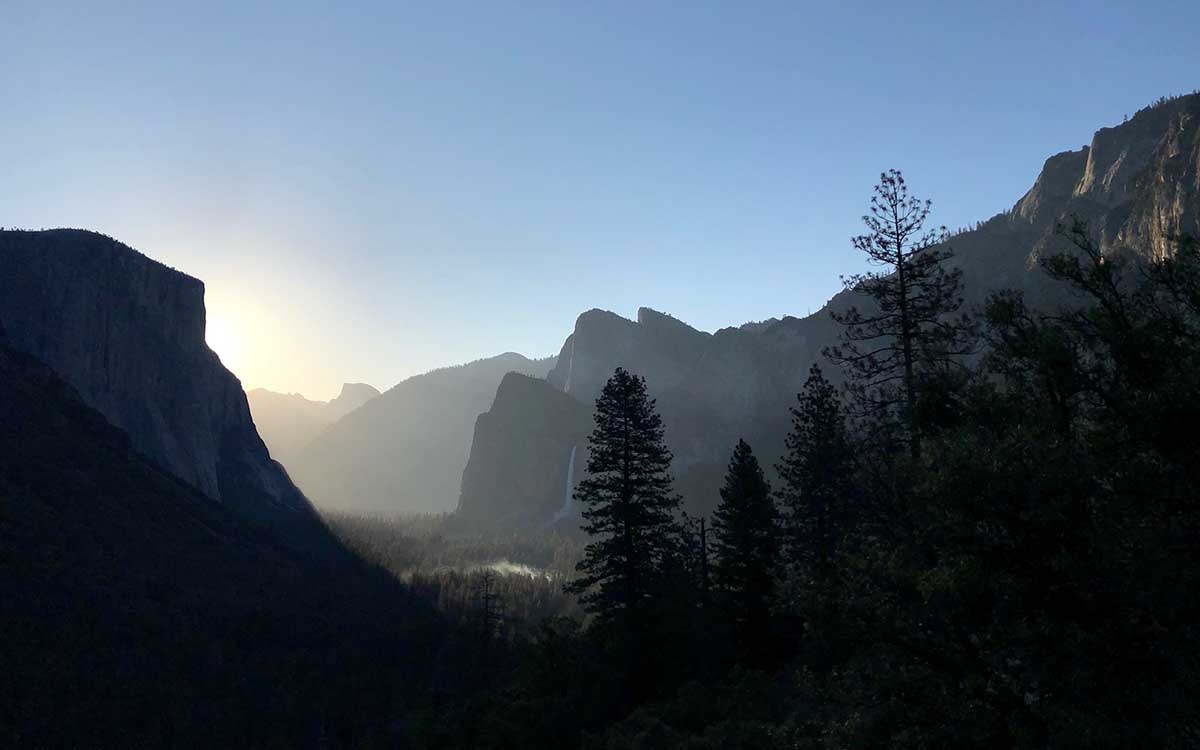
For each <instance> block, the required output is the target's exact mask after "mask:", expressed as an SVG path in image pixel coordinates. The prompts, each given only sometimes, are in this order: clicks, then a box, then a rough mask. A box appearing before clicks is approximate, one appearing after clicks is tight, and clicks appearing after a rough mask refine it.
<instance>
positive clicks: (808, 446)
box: [776, 364, 853, 567]
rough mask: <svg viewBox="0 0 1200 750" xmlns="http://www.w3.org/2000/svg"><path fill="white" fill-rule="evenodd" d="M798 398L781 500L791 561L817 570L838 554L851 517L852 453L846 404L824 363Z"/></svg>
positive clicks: (812, 372)
mask: <svg viewBox="0 0 1200 750" xmlns="http://www.w3.org/2000/svg"><path fill="white" fill-rule="evenodd" d="M796 399H797V401H798V404H797V406H795V407H792V410H791V412H792V431H791V433H789V434H788V436H787V440H786V443H785V447H786V453H785V454H784V457H783V461H782V463H780V464H779V465H778V466H777V467H776V469H777V470H778V471H779V476H780V478H781V479H782V480H783V485H782V487H781V488H780V490H779V500H780V504H781V505H782V506H783V513H784V528H785V531H786V535H785V545H786V548H787V558H788V560H790V561H792V562H795V563H799V564H802V565H805V566H808V567H818V566H823V565H824V564H825V563H826V562H828V560H829V559H830V557H831V556H832V555H833V553H834V551H835V549H836V548H837V545H838V542H839V540H840V538H841V535H842V533H843V531H844V527H845V524H846V523H847V522H848V520H849V516H851V515H852V511H853V509H852V508H850V507H848V506H849V503H850V502H851V491H850V489H851V487H852V481H851V479H852V476H851V472H852V460H853V453H852V448H851V444H850V438H849V436H848V434H847V430H846V417H845V414H844V413H843V406H842V401H841V399H840V398H839V397H838V393H837V390H836V389H835V388H834V386H833V384H832V383H830V382H829V381H828V380H826V379H825V375H824V373H822V372H821V367H820V365H817V364H814V365H813V366H812V368H811V369H810V370H809V375H808V380H806V381H805V383H804V389H803V390H802V391H801V392H800V393H799V394H797V396H796Z"/></svg>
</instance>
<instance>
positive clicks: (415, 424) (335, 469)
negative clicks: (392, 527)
mask: <svg viewBox="0 0 1200 750" xmlns="http://www.w3.org/2000/svg"><path fill="white" fill-rule="evenodd" d="M553 366H554V360H553V359H542V360H531V359H527V358H526V357H523V356H521V355H520V354H514V353H511V352H509V353H506V354H501V355H499V356H496V357H490V358H488V359H481V360H477V361H475V362H470V363H468V364H465V365H460V366H458V367H446V368H442V369H439V370H434V371H432V372H427V373H425V374H423V375H417V376H414V377H411V378H407V379H406V380H403V381H401V382H400V383H398V384H397V385H395V386H394V387H392V388H389V389H388V390H387V391H385V392H384V393H383V394H381V395H380V396H378V397H377V398H374V399H371V400H370V401H368V402H366V403H365V404H363V405H362V406H361V407H359V408H358V409H355V410H353V411H351V412H350V413H348V414H346V415H345V416H343V417H342V418H341V419H339V420H337V421H336V422H334V423H333V424H331V425H329V426H328V427H326V428H325V429H324V430H322V431H321V432H319V433H318V434H317V436H316V437H315V438H313V439H312V440H311V441H309V442H308V443H307V444H306V445H304V446H303V447H301V448H300V449H299V450H297V451H296V453H295V458H294V459H292V463H289V464H288V465H287V466H288V471H289V472H290V473H291V476H292V478H293V479H294V480H295V481H296V483H297V484H298V485H299V486H300V487H301V488H302V489H303V490H304V492H305V493H307V495H308V496H309V497H310V498H312V499H313V502H315V503H316V504H317V505H318V506H320V507H321V508H322V509H326V510H336V511H343V512H353V513H365V514H381V515H390V514H395V513H398V512H446V511H450V510H452V509H453V508H454V506H455V502H456V501H457V499H458V495H459V487H460V483H461V481H462V475H463V469H464V467H466V465H467V459H468V457H469V456H470V452H471V440H472V436H473V428H474V424H475V418H476V417H478V416H479V414H480V413H482V412H484V411H486V410H487V409H488V407H489V406H490V405H491V403H492V399H493V398H494V397H495V395H496V388H497V386H499V385H500V381H501V379H502V378H503V377H504V375H505V374H506V373H509V372H519V373H523V374H526V375H532V376H535V377H545V375H546V373H547V372H548V371H549V370H550V368H551V367H553Z"/></svg>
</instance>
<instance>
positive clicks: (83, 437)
mask: <svg viewBox="0 0 1200 750" xmlns="http://www.w3.org/2000/svg"><path fill="white" fill-rule="evenodd" d="M294 530H295V527H293V528H292V529H290V531H294ZM402 593H403V590H402V589H401V588H400V587H399V585H398V584H396V583H395V581H394V580H393V579H391V578H389V577H387V576H385V575H383V574H381V573H379V572H377V571H372V570H369V569H367V568H366V566H365V565H363V564H362V563H360V562H359V561H358V560H357V559H356V558H354V557H353V556H351V555H350V554H349V553H348V552H346V551H345V550H344V549H343V548H342V547H341V545H340V544H339V543H337V542H336V541H335V540H334V539H333V537H332V536H331V535H330V534H329V533H328V531H327V530H325V528H324V527H323V526H321V525H320V524H319V523H317V522H316V521H315V520H314V521H313V522H312V523H311V524H309V525H308V526H307V527H306V533H305V536H304V537H303V538H298V537H297V536H295V534H292V533H289V535H287V536H284V535H282V534H281V533H280V532H279V531H278V530H277V529H274V528H268V527H265V526H261V525H259V524H256V523H255V522H253V521H249V520H247V519H245V518H244V517H243V516H242V514H240V513H236V512H234V511H233V510H231V509H230V508H228V507H225V506H224V505H223V504H221V503H215V502H212V501H211V500H210V499H209V498H207V497H206V496H205V495H203V494H201V493H200V492H199V491H198V490H197V489H195V488H193V487H192V486H191V485H189V484H188V483H185V482H183V481H182V480H180V479H178V478H177V477H175V476H173V475H172V474H170V473H168V472H166V471H164V470H163V469H161V468H159V467H158V466H156V465H155V464H154V463H153V462H151V461H150V460H148V459H146V458H144V457H143V456H141V455H140V454H139V453H138V452H137V451H135V450H134V447H133V441H132V440H131V439H130V437H129V436H128V435H127V434H126V433H125V432H123V431H121V430H119V429H117V428H116V427H114V426H112V425H111V424H110V423H109V422H108V421H107V420H106V419H105V418H104V417H103V416H102V415H101V414H100V413H98V412H97V411H95V410H94V409H92V408H90V407H89V406H88V405H86V404H85V403H84V402H83V401H82V400H81V399H80V397H79V395H78V394H77V393H76V391H75V389H74V388H72V387H71V386H70V385H68V384H67V383H65V382H63V380H62V379H61V378H59V377H58V376H57V375H56V374H55V373H54V372H53V371H52V370H51V369H50V368H48V367H46V366H45V365H43V364H41V363H40V362H38V361H36V360H35V359H34V358H33V357H31V356H29V355H27V354H24V353H21V352H18V351H15V350H14V349H12V348H10V347H8V346H6V345H4V344H3V343H0V623H2V624H3V628H2V630H3V637H2V638H0V745H3V746H5V747H169V746H177V747H201V746H207V747H235V746H237V747H248V746H278V747H318V746H326V745H330V746H339V747H345V746H355V747H359V746H364V745H366V744H369V743H371V742H382V741H383V738H386V737H388V736H389V732H394V731H395V728H394V727H392V726H390V724H391V722H392V721H393V719H394V717H395V716H396V711H397V706H403V705H404V704H405V703H406V702H409V703H411V702H412V701H414V700H415V696H416V695H417V694H418V692H419V691H420V690H421V689H422V686H423V685H425V684H427V682H426V681H427V674H428V670H429V669H430V664H431V661H432V654H433V653H435V652H436V642H437V641H436V639H437V638H440V635H439V634H440V633H441V632H442V629H443V626H442V624H441V623H440V621H439V620H438V619H437V618H436V617H434V616H432V615H431V614H427V613H425V612H424V611H423V610H420V609H409V610H406V609H405V606H411V605H402V603H403V602H405V601H409V599H406V598H405V597H404V596H401V594H402ZM396 739H397V738H395V737H394V736H393V741H396ZM330 743H332V744H330Z"/></svg>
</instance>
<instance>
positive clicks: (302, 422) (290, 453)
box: [246, 383, 379, 471]
mask: <svg viewBox="0 0 1200 750" xmlns="http://www.w3.org/2000/svg"><path fill="white" fill-rule="evenodd" d="M378 395H379V391H377V390H376V389H375V388H374V387H373V386H370V385H367V384H366V383H346V384H344V385H343V386H342V390H341V393H339V394H338V397H337V398H335V399H333V400H332V401H310V400H309V399H306V398H305V397H304V396H301V395H300V394H299V393H276V392H275V391H268V390H267V389H265V388H255V389H254V390H252V391H248V392H247V393H246V398H247V400H248V401H249V402H250V412H251V414H252V415H253V416H254V424H255V426H256V427H258V433H259V434H260V435H262V439H263V442H265V443H266V444H267V448H268V449H270V451H271V457H272V458H274V459H275V460H277V461H279V462H280V463H282V464H283V465H284V466H285V467H289V471H290V470H291V469H290V467H293V466H296V464H297V461H298V459H299V457H300V453H301V452H302V451H303V450H304V448H306V447H307V446H308V444H309V443H311V442H312V441H313V440H314V439H316V437H317V435H319V434H321V431H322V430H324V429H325V428H326V427H328V426H329V425H331V424H333V423H334V422H336V421H338V420H339V419H341V418H342V417H344V416H346V415H347V414H349V413H350V412H352V411H354V410H355V409H357V408H358V407H360V406H362V405H363V404H365V403H367V402H368V401H370V400H371V399H373V398H375V397H376V396H378Z"/></svg>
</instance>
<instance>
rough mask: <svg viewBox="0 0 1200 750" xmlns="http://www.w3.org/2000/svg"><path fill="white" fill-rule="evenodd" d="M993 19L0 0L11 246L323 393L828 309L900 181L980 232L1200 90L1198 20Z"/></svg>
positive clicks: (1090, 8)
mask: <svg viewBox="0 0 1200 750" xmlns="http://www.w3.org/2000/svg"><path fill="white" fill-rule="evenodd" d="M249 5H254V6H255V8H248V7H243V6H249ZM983 5H985V4H984V3H974V2H972V3H922V2H897V3H890V4H888V5H887V6H886V8H884V9H881V7H883V6H882V4H880V3H869V4H868V3H852V2H828V3H820V4H803V3H800V2H781V3H767V2H744V3H743V2H719V3H711V4H710V3H701V2H680V3H671V4H667V3H652V2H622V3H606V2H558V3H537V2H530V1H528V0H526V1H523V2H514V3H490V2H471V3H462V4H458V3H452V2H444V1H443V2H436V3H425V4H407V3H393V2H388V3H379V4H365V3H344V4H343V3H333V2H330V3H320V4H309V3H302V2H287V3H280V4H277V5H269V4H266V3H240V2H239V3H231V4H228V5H223V4H221V3H214V2H203V3H201V2H196V3H187V4H180V5H175V6H172V5H171V4H170V3H121V2H106V3H99V2H97V3H81V4H79V5H78V6H74V5H67V4H58V3H53V2H49V1H47V0H42V1H40V2H31V3H26V2H21V1H18V2H16V3H15V4H14V3H13V2H12V0H0V97H2V98H0V101H3V103H4V107H3V116H0V157H2V161H0V164H3V170H2V171H0V175H2V179H0V225H4V226H19V227H26V228H35V229H36V228H40V227H51V226H75V227H85V228H90V229H96V230H99V231H102V232H104V233H106V234H110V235H113V236H114V237H116V238H118V239H120V240H122V241H124V242H126V243H128V244H130V245H132V246H134V247H136V248H138V249H139V250H142V251H143V252H145V253H147V254H148V255H150V256H152V257H154V258H157V259H159V260H161V261H163V262H165V263H167V264H169V265H172V266H174V267H176V268H179V269H181V270H184V271H186V272H188V273H190V274H193V275H195V276H198V277H200V278H202V279H203V280H204V281H205V282H206V284H207V299H208V309H209V318H210V325H211V326H212V327H213V329H214V331H213V333H214V336H213V337H212V338H214V339H216V341H215V343H216V345H217V348H218V349H219V350H224V351H223V352H222V353H223V354H224V355H225V358H226V360H227V361H228V362H229V363H230V364H231V366H232V369H233V370H234V371H235V372H236V373H237V374H238V375H240V376H241V378H242V380H243V383H244V384H245V385H246V387H247V388H252V387H256V386H266V387H269V388H272V389H275V390H282V391H300V392H302V393H305V394H306V395H308V396H310V397H316V398H330V397H332V396H333V395H335V393H336V391H337V388H338V386H339V385H340V383H341V382H342V381H346V380H355V381H357V380H361V381H366V382H370V383H373V384H374V385H376V386H379V387H381V388H383V387H388V386H391V385H393V384H395V383H396V382H397V381H399V380H400V379H402V378H403V377H405V376H407V375H410V374H414V373H417V372H421V371H424V370H428V369H430V368H433V367H436V366H439V365H444V364H452V363H458V362H463V361H466V360H470V359H475V358H478V357H481V356H487V355H491V354H496V353H499V352H503V351H507V350H514V351H520V352H522V353H525V354H527V355H530V356H537V355H547V354H552V353H557V350H558V348H559V346H560V345H561V343H562V340H563V338H564V337H565V336H566V335H567V334H568V333H570V331H571V328H572V326H573V324H574V320H575V318H576V316H577V315H578V314H579V313H580V312H582V311H583V310H586V309H589V308H592V307H603V308H607V309H610V310H613V311H615V312H618V313H620V314H623V315H627V316H632V315H634V314H635V312H636V309H637V307H638V306H640V305H647V306H650V307H655V308H657V309H661V310H665V311H667V312H670V313H672V314H674V315H675V316H677V317H679V318H682V319H683V320H686V321H688V322H690V323H692V324H693V325H696V326H698V327H700V328H704V329H708V330H712V329H715V328H719V327H722V326H725V325H731V324H738V323H741V322H744V321H747V320H751V319H762V318H767V317H771V316H778V315H783V314H800V315H803V314H806V313H807V312H808V311H809V310H810V309H816V308H817V307H819V306H820V305H821V304H822V303H823V302H824V301H825V300H826V299H827V298H828V297H830V296H831V295H832V294H833V293H834V292H835V291H836V290H837V289H838V287H839V282H838V275H839V274H840V273H847V272H853V271H855V270H858V268H859V265H860V264H859V261H858V259H857V258H856V257H855V256H854V254H853V252H852V250H851V249H850V246H849V242H848V239H847V238H848V237H849V236H850V235H851V234H854V233H857V231H858V230H859V223H858V218H859V216H860V215H861V214H862V213H863V210H864V208H865V205H866V202H867V199H868V198H869V196H870V190H871V186H872V185H873V184H874V182H875V181H876V179H877V177H878V174H879V172H880V171H881V170H882V169H885V168H888V167H897V168H900V169H902V170H904V172H905V174H906V176H907V177H908V178H909V182H910V185H911V186H912V187H913V189H914V192H917V193H918V194H920V195H923V196H926V197H930V198H932V199H934V201H935V215H934V218H935V219H936V220H937V222H938V223H944V224H947V225H950V226H952V227H953V226H957V225H960V224H965V223H968V222H972V221H975V220H977V219H983V218H987V217H988V216H990V215H992V214H994V213H996V212H998V211H1000V210H1003V209H1005V208H1007V207H1008V206H1009V205H1011V204H1012V203H1013V202H1014V201H1015V200H1016V199H1017V198H1019V197H1020V196H1021V194H1022V193H1023V192H1024V191H1025V190H1026V189H1027V188H1028V187H1029V186H1030V184H1031V183H1032V181H1033V179H1034V177H1035V176H1036V175H1037V172H1038V170H1039V169H1040V167H1041V165H1042V162H1043V160H1044V159H1045V158H1046V157H1047V156H1049V155H1050V154H1052V153H1055V152H1057V151H1062V150H1065V149H1068V148H1078V147H1079V146H1081V145H1082V144H1084V143H1086V142H1087V141H1089V140H1090V137H1091V134H1092V132H1093V131H1094V130H1095V129H1096V128H1098V127H1100V126H1103V125H1114V124H1117V123H1119V122H1121V119H1122V117H1123V116H1124V115H1125V114H1132V113H1133V112H1134V111H1135V110H1137V109H1138V108H1139V107H1141V106H1144V105H1146V104H1148V103H1150V102H1151V101H1152V100H1154V99H1155V98H1157V97H1158V96H1160V95H1164V94H1174V93H1183V92H1186V91H1191V90H1192V89H1194V88H1197V87H1200V47H1198V46H1197V44H1196V35H1195V29H1196V28H1200V3H1197V2H1195V0H1191V1H1189V2H1178V3H1156V4H1153V5H1155V6H1157V7H1155V8H1154V9H1152V10H1151V9H1150V8H1149V5H1151V4H1139V3H1132V2H1129V3H1120V4H1112V5H1111V7H1109V6H1106V5H1105V4H1102V3H1095V2H1089V3H1078V4H1070V3H1052V2H1051V3H1045V2H1038V3H1019V2H1003V3H991V4H988V5H991V6H994V9H983V8H982V7H980V6H983Z"/></svg>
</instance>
